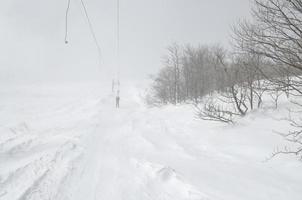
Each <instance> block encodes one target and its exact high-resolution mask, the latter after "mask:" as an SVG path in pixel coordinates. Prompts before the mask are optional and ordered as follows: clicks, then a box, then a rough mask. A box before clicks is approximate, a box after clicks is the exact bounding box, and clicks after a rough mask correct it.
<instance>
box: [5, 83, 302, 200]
mask: <svg viewBox="0 0 302 200" xmlns="http://www.w3.org/2000/svg"><path fill="white" fill-rule="evenodd" d="M110 89H111V88H110V86H109V85H102V84H64V85H56V86H53V85H52V86H46V85H44V86H43V85H40V86H30V85H28V86H1V88H0V199H1V200H2V199H3V200H14V199H22V200H26V199H32V200H36V199H37V200H38V199H40V200H44V199H45V200H46V199H47V200H48V199H55V200H57V199H62V200H66V199H71V200H83V199H85V200H90V199H93V200H94V199H106V200H121V199H127V200H131V199H133V200H144V199H148V200H149V199H154V200H204V199H205V200H208V199H209V200H220V199H221V200H222V199H225V200H271V199H273V200H284V199H291V200H300V199H301V197H302V189H301V185H302V174H301V173H300V172H301V171H302V164H301V162H299V161H297V160H296V159H295V158H291V157H280V158H278V159H273V160H270V161H265V160H266V158H267V157H269V156H270V154H271V153H272V151H273V150H274V148H276V147H277V146H279V145H281V146H282V145H284V141H283V139H282V138H281V137H280V136H278V135H277V134H275V133H273V131H272V130H278V131H286V130H288V129H289V126H288V124H287V123H286V122H283V121H279V120H277V119H278V117H281V114H280V113H281V112H283V111H282V109H280V110H278V111H273V110H267V111H262V112H258V113H252V114H250V115H249V116H247V118H245V119H243V120H241V121H240V123H239V124H237V125H233V126H230V125H224V124H219V123H213V122H206V121H200V120H196V119H194V112H193V109H192V108H191V107H190V106H177V107H173V106H166V107H162V108H147V107H146V106H145V105H144V103H143V101H142V99H141V98H140V90H138V89H137V87H135V86H133V85H130V84H129V85H127V86H125V85H124V86H123V88H122V89H121V108H120V109H118V110H117V109H116V108H114V96H113V95H112V93H111V92H110ZM282 107H283V108H285V107H286V104H285V105H282Z"/></svg>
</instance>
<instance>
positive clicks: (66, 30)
mask: <svg viewBox="0 0 302 200" xmlns="http://www.w3.org/2000/svg"><path fill="white" fill-rule="evenodd" d="M69 9H70V0H68V3H67V9H66V15H65V44H67V43H68V15H69Z"/></svg>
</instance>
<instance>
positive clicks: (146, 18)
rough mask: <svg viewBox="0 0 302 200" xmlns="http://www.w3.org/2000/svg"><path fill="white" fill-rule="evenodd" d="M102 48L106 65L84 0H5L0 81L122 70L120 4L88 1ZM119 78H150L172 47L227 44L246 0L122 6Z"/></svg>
mask: <svg viewBox="0 0 302 200" xmlns="http://www.w3.org/2000/svg"><path fill="white" fill-rule="evenodd" d="M85 3H86V5H87V9H88V12H89V15H90V18H91V21H92V23H93V26H94V29H95V32H96V35H97V38H98V40H99V43H100V45H101V49H102V64H101V66H99V65H98V54H97V51H96V48H95V44H94V43H93V40H92V37H91V34H90V32H89V28H88V25H87V23H86V21H85V18H84V14H83V10H82V8H81V4H80V0H71V9H70V15H69V41H70V42H69V44H68V45H65V44H64V34H65V10H66V6H67V0H65V1H62V0H26V1H20V0H2V1H1V5H0V27H1V28H0V44H1V45H0V55H1V56H0V81H1V82H10V81H58V80H60V81H63V80H76V81H82V80H96V79H97V80H99V79H111V78H112V77H114V76H115V72H116V1H114V0H111V1H109V0H106V1H105V0H85ZM120 4H121V13H120V16H121V60H120V62H121V78H122V79H134V78H135V79H138V78H139V79H145V78H147V77H148V75H149V74H151V73H155V72H156V71H157V70H158V69H159V67H160V66H161V56H162V55H163V54H164V53H165V48H166V47H167V46H168V45H169V44H171V43H172V42H178V43H180V44H186V43H192V44H198V43H201V44H213V43H221V44H222V45H223V46H225V47H229V35H230V26H231V25H232V24H234V23H235V22H236V21H237V20H239V19H240V18H243V17H247V16H249V10H250V2H249V1H248V0H228V1H224V0H120Z"/></svg>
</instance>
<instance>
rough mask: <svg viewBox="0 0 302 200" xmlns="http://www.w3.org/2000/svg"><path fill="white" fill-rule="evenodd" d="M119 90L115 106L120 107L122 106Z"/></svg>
mask: <svg viewBox="0 0 302 200" xmlns="http://www.w3.org/2000/svg"><path fill="white" fill-rule="evenodd" d="M119 93H120V92H119V90H118V91H117V95H116V97H115V107H116V108H119V107H120V94H119Z"/></svg>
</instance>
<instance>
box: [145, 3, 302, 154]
mask: <svg viewBox="0 0 302 200" xmlns="http://www.w3.org/2000/svg"><path fill="white" fill-rule="evenodd" d="M252 13H253V15H252V16H253V19H252V20H250V21H247V20H241V21H240V22H238V23H237V24H236V25H234V26H233V28H232V32H233V34H232V44H233V49H231V50H228V51H227V50H226V49H224V48H223V47H221V46H219V45H212V46H206V45H199V46H192V45H184V46H182V45H178V44H176V43H175V44H172V45H170V46H169V47H168V48H167V53H166V55H165V56H164V57H163V67H162V69H161V70H160V71H159V72H158V74H156V75H155V76H154V77H153V85H152V89H151V93H150V95H149V98H148V102H149V103H150V104H154V105H162V104H168V103H172V104H178V103H185V102H186V103H193V104H194V105H195V107H196V110H197V115H198V117H200V118H201V119H204V120H212V121H221V122H226V123H234V122H235V120H236V118H237V117H243V116H245V115H246V114H247V113H248V112H249V111H251V110H254V109H258V108H261V107H262V105H263V97H264V96H269V97H271V100H272V102H273V103H274V105H275V107H276V108H277V107H278V100H279V97H281V96H285V97H286V98H288V100H289V101H291V102H292V103H293V104H294V105H295V106H296V107H297V110H296V111H295V113H296V112H297V111H300V110H302V109H301V108H302V105H301V103H299V101H296V99H299V98H300V97H301V96H302V76H301V75H302V0H290V1H289V0H254V5H253V8H252ZM291 97H295V98H291ZM293 99H295V100H293ZM287 120H288V121H289V122H290V123H291V124H292V125H293V127H294V128H295V130H296V131H291V132H289V133H284V134H282V136H284V138H285V139H286V140H288V141H291V142H293V143H295V144H298V145H297V148H295V149H284V150H278V151H277V152H276V154H279V153H286V154H295V155H297V156H299V157H300V158H302V121H301V120H300V119H299V117H298V118H295V119H293V118H288V119H287Z"/></svg>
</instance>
